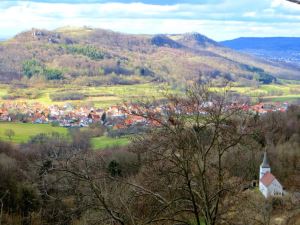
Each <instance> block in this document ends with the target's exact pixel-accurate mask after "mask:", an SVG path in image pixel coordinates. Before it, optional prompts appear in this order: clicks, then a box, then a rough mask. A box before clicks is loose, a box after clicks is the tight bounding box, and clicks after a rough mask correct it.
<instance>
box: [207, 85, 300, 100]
mask: <svg viewBox="0 0 300 225" xmlns="http://www.w3.org/2000/svg"><path fill="white" fill-rule="evenodd" d="M212 89H213V90H216V91H220V90H222V88H212ZM230 90H231V91H233V92H236V93H239V94H242V95H246V96H249V97H251V98H252V100H253V101H254V102H255V101H257V100H262V101H265V102H286V101H287V102H292V101H295V100H299V99H300V84H298V83H295V84H290V83H283V84H268V85H260V86H259V87H238V86H233V87H232V88H231V89H230Z"/></svg>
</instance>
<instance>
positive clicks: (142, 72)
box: [0, 27, 300, 85]
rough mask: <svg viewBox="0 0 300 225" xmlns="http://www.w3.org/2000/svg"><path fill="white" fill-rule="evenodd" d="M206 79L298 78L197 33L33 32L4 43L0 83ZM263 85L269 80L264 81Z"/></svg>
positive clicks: (0, 50)
mask: <svg viewBox="0 0 300 225" xmlns="http://www.w3.org/2000/svg"><path fill="white" fill-rule="evenodd" d="M200 76H201V78H202V79H209V78H212V79H215V80H219V79H220V80H222V79H224V78H225V79H227V80H232V81H245V80H255V79H256V80H260V79H261V78H262V77H263V78H266V77H267V78H268V79H267V80H268V81H272V80H274V79H276V78H284V79H300V75H299V74H298V72H297V71H296V70H295V69H294V68H293V67H292V66H288V65H284V64H278V63H276V64H275V63H270V62H267V61H264V60H261V59H257V58H253V57H250V56H248V55H244V54H241V53H238V52H235V51H234V50H230V49H229V48H226V47H223V46H222V45H221V44H219V43H217V42H215V41H213V40H211V39H209V38H207V37H205V36H203V35H201V34H198V33H187V34H179V35H176V34H174V35H162V34H161V35H128V34H122V33H117V32H113V31H108V30H102V29H91V28H87V27H84V28H70V27H65V28H60V29H57V30H54V31H47V30H40V29H32V30H30V31H27V32H23V33H20V34H18V35H17V36H15V37H14V38H12V39H10V40H7V41H3V42H1V44H0V81H1V82H8V83H9V82H11V80H13V79H19V80H21V79H24V78H26V79H27V78H29V79H36V78H40V79H45V80H62V81H63V82H64V83H66V82H74V83H76V84H80V85H102V84H133V83H143V82H154V81H155V82H169V83H182V82H187V81H195V80H198V79H199V77H200ZM263 80H265V79H263Z"/></svg>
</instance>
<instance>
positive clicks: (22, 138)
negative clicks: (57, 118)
mask: <svg viewBox="0 0 300 225" xmlns="http://www.w3.org/2000/svg"><path fill="white" fill-rule="evenodd" d="M8 129H11V130H13V131H14V133H15V135H14V136H12V139H11V140H9V138H8V137H7V136H6V135H5V131H6V130H8ZM52 132H57V133H60V134H64V135H67V134H68V129H67V128H63V127H52V126H51V125H49V124H31V123H6V122H0V140H3V141H11V142H13V143H22V142H27V141H28V140H29V139H30V137H32V136H35V135H38V134H41V133H52Z"/></svg>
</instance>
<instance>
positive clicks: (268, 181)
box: [260, 172, 275, 187]
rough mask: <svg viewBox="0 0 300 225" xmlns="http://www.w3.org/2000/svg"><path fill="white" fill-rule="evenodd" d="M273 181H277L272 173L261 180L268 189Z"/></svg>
mask: <svg viewBox="0 0 300 225" xmlns="http://www.w3.org/2000/svg"><path fill="white" fill-rule="evenodd" d="M273 180H275V177H274V176H273V174H271V173H270V172H267V173H265V175H264V176H263V177H262V178H261V179H260V181H261V182H262V183H263V184H264V185H265V186H266V187H268V186H269V185H270V184H271V183H272V182H273Z"/></svg>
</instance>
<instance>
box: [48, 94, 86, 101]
mask: <svg viewBox="0 0 300 225" xmlns="http://www.w3.org/2000/svg"><path fill="white" fill-rule="evenodd" d="M50 98H51V100H52V101H66V100H82V99H84V98H85V95H84V94H82V93H78V92H63V93H55V94H51V95H50Z"/></svg>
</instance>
